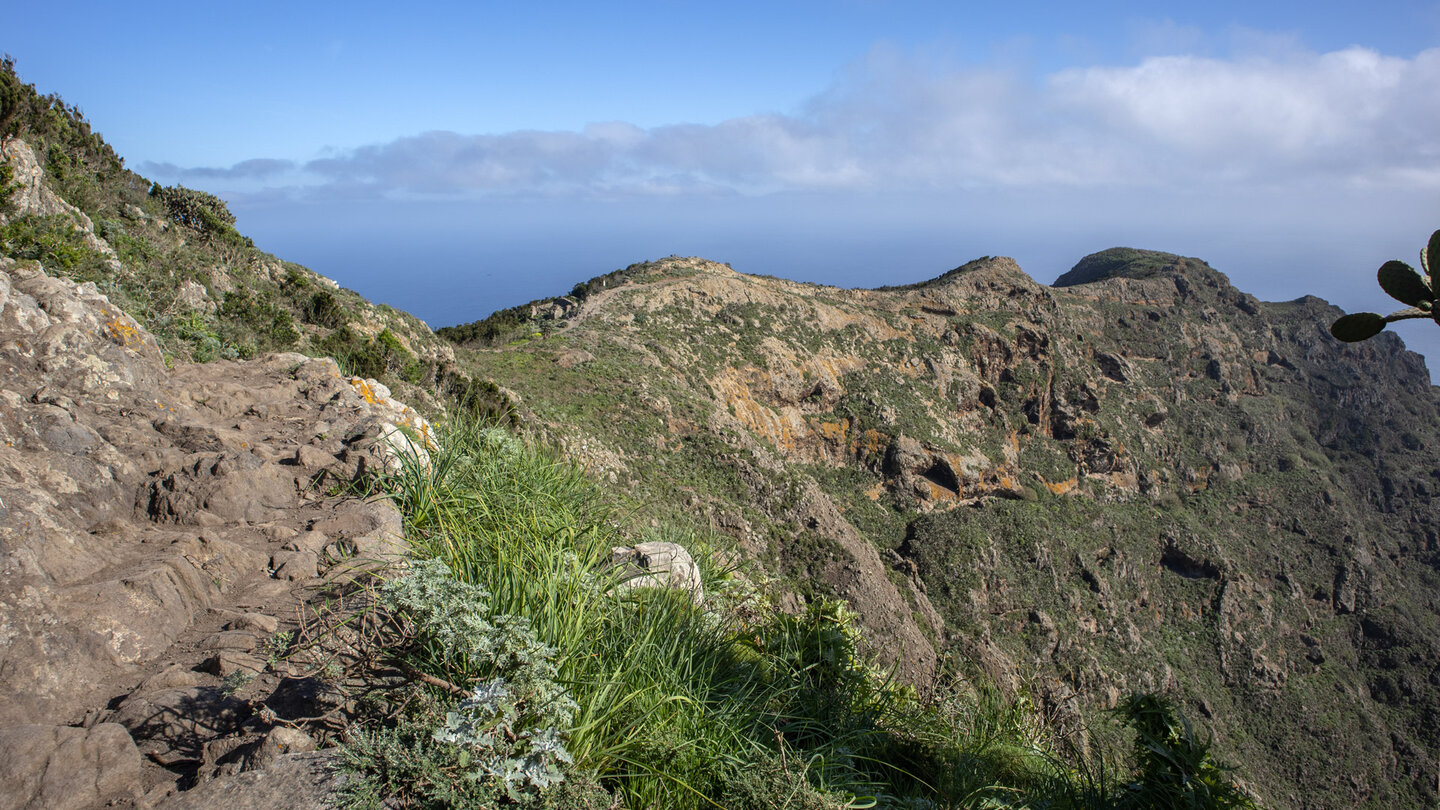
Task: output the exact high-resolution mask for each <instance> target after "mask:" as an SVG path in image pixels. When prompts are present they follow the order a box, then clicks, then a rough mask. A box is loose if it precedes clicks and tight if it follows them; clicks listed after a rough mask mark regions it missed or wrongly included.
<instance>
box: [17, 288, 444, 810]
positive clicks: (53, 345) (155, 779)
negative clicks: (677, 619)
mask: <svg viewBox="0 0 1440 810" xmlns="http://www.w3.org/2000/svg"><path fill="white" fill-rule="evenodd" d="M0 402H3V403H4V404H3V407H0V639H3V642H4V643H3V644H0V690H3V692H4V694H5V695H6V699H5V700H4V701H0V774H3V775H0V806H6V807H37V808H38V807H76V808H81V807H89V806H94V805H96V804H97V803H101V802H103V801H108V800H111V799H114V798H116V797H122V798H124V797H129V798H134V797H137V796H142V795H149V796H150V798H151V799H154V798H155V797H157V796H160V795H163V794H164V793H165V792H167V791H169V790H173V789H174V786H175V785H176V784H177V783H182V782H188V781H194V780H195V779H196V778H197V773H198V771H197V769H198V768H200V767H201V766H202V765H205V764H207V763H216V762H220V761H221V759H222V756H221V754H220V753H219V751H218V749H216V748H215V747H214V745H215V740H217V739H220V738H224V737H226V735H232V734H241V735H244V736H245V738H246V739H247V740H254V741H256V742H255V744H254V745H252V746H251V748H253V749H254V751H255V753H254V755H246V756H247V758H246V759H245V763H246V765H245V767H248V768H251V769H253V768H254V767H258V766H259V765H261V764H263V763H264V762H265V761H270V760H274V759H275V755H276V754H278V753H281V752H282V751H281V750H280V749H286V750H289V749H292V748H293V747H294V745H295V741H294V740H291V741H289V743H287V744H285V745H281V744H280V743H277V742H275V740H274V739H272V738H273V737H274V734H273V733H271V732H278V731H279V730H280V729H281V728H282V727H279V726H274V725H273V722H274V721H273V719H272V720H271V721H268V722H267V721H266V720H264V716H266V713H265V711H261V712H259V714H258V715H257V713H256V705H257V703H256V700H247V701H242V700H237V699H235V698H233V697H231V692H232V691H233V688H234V685H236V684H242V683H247V682H249V681H255V687H254V688H255V689H257V690H258V691H257V692H256V694H258V695H259V697H258V702H259V703H260V704H264V705H268V704H266V701H267V700H269V699H270V698H269V697H267V692H266V690H265V689H262V687H270V688H271V689H272V690H273V694H275V695H282V696H283V695H284V694H287V692H286V689H282V688H281V687H282V683H281V676H280V675H279V674H278V673H269V672H267V669H268V666H267V655H268V653H267V649H271V648H273V647H274V643H273V641H272V636H273V634H275V633H276V632H277V630H279V629H280V628H281V627H283V626H285V625H287V624H290V625H293V619H294V614H295V612H296V610H297V608H298V607H299V605H300V603H301V600H302V598H303V596H304V591H303V587H302V586H307V585H314V584H318V583H319V582H320V581H321V579H322V578H325V577H334V576H343V577H353V576H355V575H357V573H359V572H360V571H361V570H363V569H364V568H365V567H366V566H367V565H381V564H384V563H385V561H387V560H388V559H391V558H392V557H393V555H394V554H395V553H396V552H397V551H398V549H399V548H400V546H401V544H402V538H401V535H400V530H401V526H400V519H399V514H398V513H397V512H396V511H395V509H394V507H393V506H392V505H390V504H389V503H388V502H387V501H384V500H367V499H363V498H358V497H340V498H337V497H327V495H326V493H327V492H330V491H332V490H336V489H340V490H344V489H345V488H349V487H352V486H360V487H361V488H362V489H363V487H364V486H365V485H366V482H367V481H371V480H373V479H374V477H375V476H376V475H377V474H381V473H383V472H385V471H386V470H393V469H395V467H396V465H397V464H399V463H401V461H400V459H402V458H408V459H409V461H410V462H413V463H425V462H424V457H425V453H426V451H427V446H428V447H433V437H432V436H431V435H430V432H429V426H428V424H427V423H425V421H424V420H423V419H422V418H420V417H419V416H418V415H416V414H414V413H413V412H412V411H409V409H407V408H405V407H404V406H403V405H401V404H400V403H397V402H395V401H394V400H393V399H391V398H390V396H389V392H388V391H387V390H384V388H383V386H380V385H379V384H378V383H375V382H374V381H373V380H370V381H366V380H359V379H350V378H347V377H344V376H342V375H341V374H340V372H339V369H338V368H337V367H336V365H335V363H334V362H333V361H331V360H328V359H324V360H317V359H312V358H308V357H305V356H302V355H298V354H274V355H270V356H267V357H264V358H260V359H257V360H254V361H250V362H238V361H222V362H217V363H213V364H208V365H188V364H187V365H181V366H178V367H176V368H174V369H171V368H167V364H166V360H165V358H164V357H163V356H162V355H161V353H160V351H159V349H158V347H157V346H156V344H155V341H154V339H153V338H152V337H151V336H150V335H149V334H148V333H147V332H146V331H145V330H144V329H143V328H141V327H140V325H139V324H137V323H136V322H135V321H134V320H132V319H131V318H130V317H129V316H128V315H126V314H125V313H123V312H121V311H119V310H118V309H117V308H115V307H114V306H112V305H111V304H110V302H109V301H108V300H107V299H106V298H105V296H103V295H100V294H99V293H98V292H97V291H96V289H95V287H94V285H91V284H80V285H77V284H75V283H74V282H71V281H67V280H64V279H59V278H54V277H51V276H49V275H47V274H46V273H45V272H44V271H43V269H42V268H41V267H39V266H38V265H36V264H35V263H17V262H14V261H11V260H7V259H0ZM271 651H272V652H273V649H272V650H271ZM226 676H234V677H232V678H231V680H230V681H227V683H230V684H231V685H230V686H227V687H226V689H227V690H230V691H222V690H221V688H220V684H221V681H222V679H224V678H225V677H226ZM293 692H294V689H293V688H290V689H289V693H290V694H293ZM276 700H279V698H276ZM277 705H278V704H277ZM107 707H113V708H112V709H107ZM269 711H270V715H269V716H270V717H272V718H273V717H274V716H276V715H275V710H274V709H270V710H269ZM301 713H303V712H301ZM282 736H283V733H282ZM264 741H269V743H268V744H269V745H270V749H275V750H274V751H273V752H272V754H271V755H268V756H261V755H260V753H259V752H260V751H261V749H262V748H264V745H263V744H262V743H264ZM267 750H268V749H267ZM301 750H303V748H302V749H301ZM142 755H143V761H144V762H146V763H148V765H147V767H146V770H145V772H144V774H143V776H142V771H141V762H142ZM235 756H239V755H238V754H237V755H235ZM237 762H238V760H237ZM159 766H163V767H159Z"/></svg>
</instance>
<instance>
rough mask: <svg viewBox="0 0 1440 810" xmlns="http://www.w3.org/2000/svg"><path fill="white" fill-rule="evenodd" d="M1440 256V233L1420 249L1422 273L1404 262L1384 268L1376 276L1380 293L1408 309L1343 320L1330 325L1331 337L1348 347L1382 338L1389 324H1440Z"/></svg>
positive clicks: (1364, 314) (1362, 315) (1347, 316)
mask: <svg viewBox="0 0 1440 810" xmlns="http://www.w3.org/2000/svg"><path fill="white" fill-rule="evenodd" d="M1437 252H1440V231H1436V232H1434V233H1432V234H1430V241H1429V242H1428V243H1427V244H1426V245H1425V247H1423V248H1421V249H1420V272H1416V271H1415V268H1413V267H1411V266H1410V265H1408V264H1406V263H1405V262H1402V261H1396V260H1391V261H1388V262H1385V263H1384V264H1382V265H1380V270H1379V271H1378V272H1377V273H1376V274H1375V276H1376V280H1377V281H1379V282H1380V289H1382V290H1384V291H1385V293H1386V294H1387V295H1389V296H1390V297H1391V298H1394V299H1395V300H1396V301H1399V302H1400V303H1402V304H1405V305H1406V307H1407V308H1406V309H1402V310H1399V311H1396V312H1392V313H1390V314H1389V315H1380V314H1377V313H1374V312H1356V313H1354V314H1351V315H1346V316H1344V317H1342V318H1339V319H1338V320H1336V321H1335V323H1333V324H1331V325H1330V334H1332V335H1334V336H1335V337H1336V338H1338V339H1340V340H1343V341H1345V342H1346V343H1355V342H1357V341H1361V340H1366V339H1369V338H1372V337H1375V336H1376V335H1378V334H1380V332H1382V331H1383V330H1384V329H1385V326H1386V324H1389V323H1393V322H1394V321H1404V320H1409V319H1411V318H1431V319H1433V320H1434V321H1435V323H1436V324H1440V308H1437V307H1436V293H1435V289H1436V278H1435V273H1436V271H1437V269H1440V268H1432V267H1431V265H1430V256H1431V255H1433V254H1436V253H1437Z"/></svg>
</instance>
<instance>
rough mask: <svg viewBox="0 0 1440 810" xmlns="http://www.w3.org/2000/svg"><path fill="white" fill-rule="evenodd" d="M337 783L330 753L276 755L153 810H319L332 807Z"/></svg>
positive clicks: (176, 795)
mask: <svg viewBox="0 0 1440 810" xmlns="http://www.w3.org/2000/svg"><path fill="white" fill-rule="evenodd" d="M341 779H342V777H341V775H340V773H339V770H338V768H337V767H336V762H335V755H334V754H333V753H330V752H326V751H317V752H308V753H287V754H280V755H278V756H276V757H275V758H274V760H273V761H271V763H270V764H269V765H268V766H267V767H265V768H261V769H258V770H252V771H246V772H244V773H238V774H233V775H229V776H221V777H218V778H216V779H211V780H210V781H208V782H205V783H203V784H201V785H199V786H198V787H196V788H195V789H194V790H189V791H186V792H184V793H177V794H174V795H173V796H170V797H168V798H167V799H165V800H164V801H162V802H161V803H160V804H158V805H157V806H156V809H155V810H213V808H216V807H230V808H241V807H243V808H246V810H320V808H328V807H332V806H334V795H335V793H336V791H337V790H338V788H339V785H340V784H341V782H340V780H341Z"/></svg>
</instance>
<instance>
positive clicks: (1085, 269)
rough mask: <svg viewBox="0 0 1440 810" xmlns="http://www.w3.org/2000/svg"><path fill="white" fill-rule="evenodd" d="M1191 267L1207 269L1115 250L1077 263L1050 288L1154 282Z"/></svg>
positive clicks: (1167, 256)
mask: <svg viewBox="0 0 1440 810" xmlns="http://www.w3.org/2000/svg"><path fill="white" fill-rule="evenodd" d="M1191 264H1195V265H1199V266H1208V265H1206V264H1205V262H1203V261H1201V260H1199V259H1187V258H1185V257H1183V256H1177V255H1175V254H1174V253H1164V252H1162V251H1158V250H1139V249H1137V248H1128V247H1113V248H1110V249H1109V250H1102V251H1100V252H1099V253H1091V254H1090V255H1089V256H1086V257H1085V258H1083V259H1081V260H1080V261H1079V262H1076V264H1075V266H1074V267H1072V268H1070V272H1068V273H1065V274H1064V275H1062V276H1060V277H1059V278H1057V279H1055V283H1054V284H1053V285H1051V286H1053V287H1073V286H1075V285H1077V284H1090V283H1092V282H1096V281H1104V280H1105V279H1109V278H1135V279H1142V278H1153V277H1155V276H1158V275H1161V274H1164V273H1170V272H1175V271H1179V270H1184V269H1185V268H1186V267H1187V266H1189V265H1191Z"/></svg>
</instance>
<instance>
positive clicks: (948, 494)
mask: <svg viewBox="0 0 1440 810" xmlns="http://www.w3.org/2000/svg"><path fill="white" fill-rule="evenodd" d="M923 480H924V482H925V486H926V488H927V489H928V490H929V492H928V493H927V495H928V496H929V499H930V500H932V501H953V500H956V499H957V498H959V497H960V493H958V492H956V491H954V490H952V489H948V488H946V487H942V486H940V485H939V484H937V483H935V482H934V481H931V480H929V479H928V478H927V479H923Z"/></svg>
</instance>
